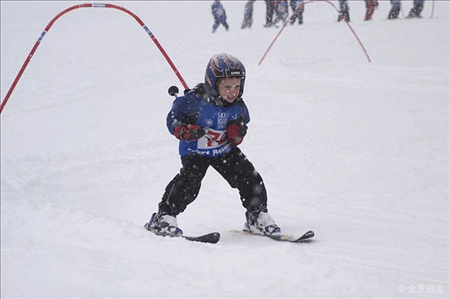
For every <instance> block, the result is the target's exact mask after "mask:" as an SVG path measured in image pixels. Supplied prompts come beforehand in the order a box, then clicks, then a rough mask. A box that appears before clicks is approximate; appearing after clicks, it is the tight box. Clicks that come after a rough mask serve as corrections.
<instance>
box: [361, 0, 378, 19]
mask: <svg viewBox="0 0 450 299" xmlns="http://www.w3.org/2000/svg"><path fill="white" fill-rule="evenodd" d="M365 1H366V15H365V16H364V21H370V20H372V15H373V12H374V10H375V8H376V7H378V0H365Z"/></svg>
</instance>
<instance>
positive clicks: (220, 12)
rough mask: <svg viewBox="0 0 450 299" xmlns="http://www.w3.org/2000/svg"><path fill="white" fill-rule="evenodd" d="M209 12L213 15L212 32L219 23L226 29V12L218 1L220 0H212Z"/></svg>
mask: <svg viewBox="0 0 450 299" xmlns="http://www.w3.org/2000/svg"><path fill="white" fill-rule="evenodd" d="M211 12H212V14H213V17H214V25H213V30H212V32H213V33H214V32H216V30H217V27H219V25H220V24H222V25H223V26H224V27H225V29H226V30H227V31H228V28H229V26H228V23H227V14H226V12H225V8H223V6H222V3H220V0H214V3H213V4H212V6H211Z"/></svg>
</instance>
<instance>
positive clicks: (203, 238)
mask: <svg viewBox="0 0 450 299" xmlns="http://www.w3.org/2000/svg"><path fill="white" fill-rule="evenodd" d="M146 229H147V228H146ZM147 230H148V231H150V232H152V233H154V234H155V235H157V236H160V237H171V238H182V239H185V240H188V241H192V242H200V243H211V244H215V243H217V242H219V240H220V234H219V233H218V232H214V233H209V234H206V235H200V236H183V235H171V234H162V233H156V232H153V231H151V230H149V229H147Z"/></svg>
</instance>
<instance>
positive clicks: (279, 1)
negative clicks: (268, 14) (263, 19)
mask: <svg viewBox="0 0 450 299" xmlns="http://www.w3.org/2000/svg"><path fill="white" fill-rule="evenodd" d="M274 10H275V15H276V18H275V21H273V25H275V24H276V23H278V22H279V21H281V22H282V23H284V22H286V19H287V18H288V16H289V6H288V3H287V0H275V7H274Z"/></svg>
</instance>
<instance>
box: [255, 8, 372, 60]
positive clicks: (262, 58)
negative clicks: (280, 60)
mask: <svg viewBox="0 0 450 299" xmlns="http://www.w3.org/2000/svg"><path fill="white" fill-rule="evenodd" d="M316 1H320V2H327V3H328V4H330V5H331V6H333V7H334V9H336V11H337V12H338V13H340V12H339V9H337V7H336V6H335V5H334V4H333V3H331V1H330V0H309V1H306V2H304V3H302V4H301V5H306V4H308V3H311V2H316ZM301 5H299V6H298V7H297V8H296V9H295V11H294V12H293V13H292V15H291V16H290V17H289V18H287V19H286V21H285V22H284V24H283V27H281V29H280V31H279V32H278V34H277V35H276V36H275V38H274V39H273V41H272V42H271V43H270V45H269V47H268V48H267V50H266V52H265V53H264V55H263V56H262V57H261V60H260V61H259V63H258V65H261V63H262V62H263V61H264V58H266V56H267V54H268V53H269V51H270V49H271V48H272V46H273V44H275V41H276V40H277V39H278V37H279V36H280V34H281V32H283V30H284V28H286V25H287V23H288V22H289V20H290V19H291V18H292V17H293V16H294V14H295V13H297V11H298V10H299V9H300V7H301ZM344 21H345V20H344ZM345 23H346V24H347V26H348V28H350V31H351V32H352V33H353V35H354V36H355V38H356V40H357V41H358V43H359V45H360V46H361V48H362V49H363V51H364V53H365V54H366V58H367V60H368V61H369V62H372V61H371V60H370V57H369V54H367V51H366V48H364V45H363V44H362V42H361V40H360V39H359V37H358V35H357V34H356V32H355V30H353V27H352V26H351V25H350V23H349V22H347V21H345Z"/></svg>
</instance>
